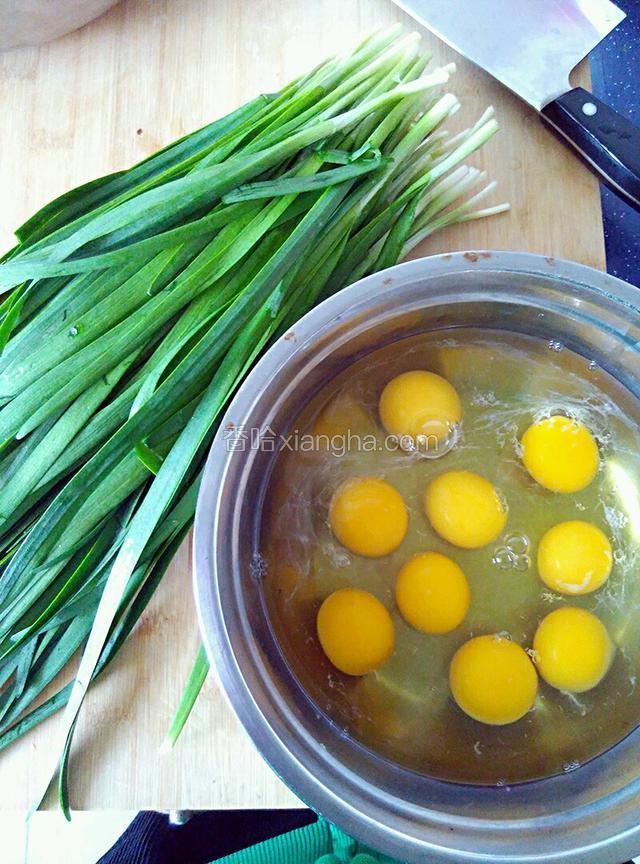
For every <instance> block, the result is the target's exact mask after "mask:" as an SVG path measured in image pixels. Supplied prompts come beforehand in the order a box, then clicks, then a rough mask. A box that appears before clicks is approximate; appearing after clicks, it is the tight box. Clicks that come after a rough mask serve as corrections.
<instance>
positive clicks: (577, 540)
mask: <svg viewBox="0 0 640 864" xmlns="http://www.w3.org/2000/svg"><path fill="white" fill-rule="evenodd" d="M612 563H613V555H612V552H611V544H610V543H609V540H608V538H607V536H606V534H604V533H603V532H602V531H601V530H600V529H599V528H598V527H596V526H595V525H592V524H591V523H590V522H581V521H579V520H575V521H571V522H560V523H559V524H558V525H554V526H553V528H550V529H549V530H548V531H547V532H546V534H544V535H543V537H542V540H541V541H540V545H539V546H538V573H539V574H540V578H541V579H542V581H543V582H544V583H545V585H547V586H548V587H549V588H551V590H552V591H558V592H559V593H560V594H590V593H591V592H592V591H596V590H597V589H598V588H600V587H601V586H602V585H603V584H604V583H605V582H606V581H607V579H608V578H609V574H610V573H611V566H612Z"/></svg>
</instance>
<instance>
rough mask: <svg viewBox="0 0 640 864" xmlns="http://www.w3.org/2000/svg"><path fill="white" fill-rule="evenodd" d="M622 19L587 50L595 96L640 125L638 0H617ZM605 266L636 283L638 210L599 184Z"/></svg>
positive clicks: (639, 249) (639, 236) (639, 252)
mask: <svg viewBox="0 0 640 864" xmlns="http://www.w3.org/2000/svg"><path fill="white" fill-rule="evenodd" d="M617 5H618V6H619V7H620V8H621V9H624V11H625V12H626V13H627V17H626V19H625V20H624V21H623V22H622V24H620V26H619V27H617V28H616V29H615V30H614V31H613V33H611V35H610V36H608V37H607V38H606V39H605V40H604V42H602V43H601V44H600V45H599V46H598V47H597V48H596V49H595V51H593V52H592V53H591V56H590V60H591V75H592V79H593V91H594V93H595V94H596V96H598V97H600V98H601V99H602V100H603V101H604V102H606V103H607V104H609V105H611V106H612V107H613V108H615V109H616V111H618V112H620V113H621V114H624V115H625V116H626V117H628V118H629V119H630V120H632V121H633V122H634V123H635V124H636V125H637V126H638V127H640V2H639V0H617ZM602 210H603V217H604V236H605V243H606V250H607V270H608V271H609V273H611V274H612V275H613V276H619V277H620V278H621V279H626V280H627V282H632V283H633V284H634V285H637V286H638V287H640V213H638V212H636V211H635V210H634V209H633V208H632V207H631V206H630V205H629V204H626V203H625V202H624V201H621V200H620V199H619V198H618V197H617V196H616V195H614V193H613V192H610V191H609V190H608V189H605V188H604V187H603V189H602Z"/></svg>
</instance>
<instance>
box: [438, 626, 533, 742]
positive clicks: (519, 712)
mask: <svg viewBox="0 0 640 864" xmlns="http://www.w3.org/2000/svg"><path fill="white" fill-rule="evenodd" d="M449 686H450V687H451V693H452V694H453V698H454V699H455V701H456V702H457V704H458V706H459V707H460V708H462V710H463V711H464V712H465V714H468V715H469V717H473V719H474V720H479V721H480V722H481V723H489V724H490V725H492V726H504V725H505V724H507V723H514V722H515V721H516V720H519V719H520V718H521V717H523V716H524V715H525V714H526V713H527V711H529V709H530V708H531V707H532V705H533V702H534V699H535V698H536V693H537V690H538V676H537V675H536V670H535V668H534V666H533V663H532V662H531V660H530V659H529V655H528V654H527V652H526V651H525V650H524V649H523V648H521V647H520V646H519V645H516V643H515V642H512V641H511V640H510V639H506V638H504V637H502V636H498V635H495V636H477V637H476V638H475V639H470V640H469V641H468V642H465V643H464V645H463V646H462V647H461V648H458V650H457V651H456V653H455V654H454V655H453V660H452V661H451V666H450V667H449Z"/></svg>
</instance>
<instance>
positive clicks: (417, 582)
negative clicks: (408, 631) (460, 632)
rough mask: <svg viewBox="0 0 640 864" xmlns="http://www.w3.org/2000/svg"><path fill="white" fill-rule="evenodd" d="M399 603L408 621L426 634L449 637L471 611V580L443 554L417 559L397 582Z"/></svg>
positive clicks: (427, 554)
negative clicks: (451, 631) (469, 582)
mask: <svg viewBox="0 0 640 864" xmlns="http://www.w3.org/2000/svg"><path fill="white" fill-rule="evenodd" d="M396 603H397V604H398V609H399V610H400V612H401V614H402V617H403V618H404V619H405V621H406V622H407V623H408V624H410V625H411V626H412V627H415V628H416V630H420V631H422V632H423V633H434V634H435V633H449V631H450V630H454V629H455V628H456V627H457V626H458V625H459V624H461V623H462V621H463V620H464V617H465V615H466V614H467V610H468V609H469V585H468V583H467V578H466V576H465V575H464V573H463V572H462V570H461V569H460V567H458V565H457V564H456V563H455V561H452V560H451V559H450V558H447V556H446V555H441V554H440V553H439V552H425V553H423V554H421V555H415V556H414V557H413V558H411V560H410V561H407V563H406V564H405V565H404V567H402V569H401V570H400V572H399V574H398V580H397V582H396Z"/></svg>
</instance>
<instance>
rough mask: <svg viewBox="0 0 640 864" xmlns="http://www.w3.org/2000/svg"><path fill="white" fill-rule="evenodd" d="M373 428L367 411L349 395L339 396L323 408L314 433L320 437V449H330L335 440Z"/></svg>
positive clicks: (339, 394)
mask: <svg viewBox="0 0 640 864" xmlns="http://www.w3.org/2000/svg"><path fill="white" fill-rule="evenodd" d="M370 426H371V421H370V419H369V416H368V414H367V412H366V411H365V409H364V408H363V407H362V405H360V404H359V403H358V402H357V401H356V400H355V399H354V398H353V397H352V396H350V395H349V394H348V393H338V395H337V396H336V397H335V398H334V399H332V400H331V402H329V404H328V405H327V406H326V407H325V408H323V410H322V411H321V412H320V414H319V415H318V417H317V418H316V421H315V423H314V424H313V428H312V432H313V434H314V435H316V436H317V437H318V442H317V444H318V447H319V448H320V449H325V450H326V449H328V448H329V447H330V446H331V445H332V443H333V439H335V438H345V437H346V436H348V435H349V433H351V434H353V435H357V434H359V433H361V432H364V431H365V430H366V429H368V428H369V427H370Z"/></svg>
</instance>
